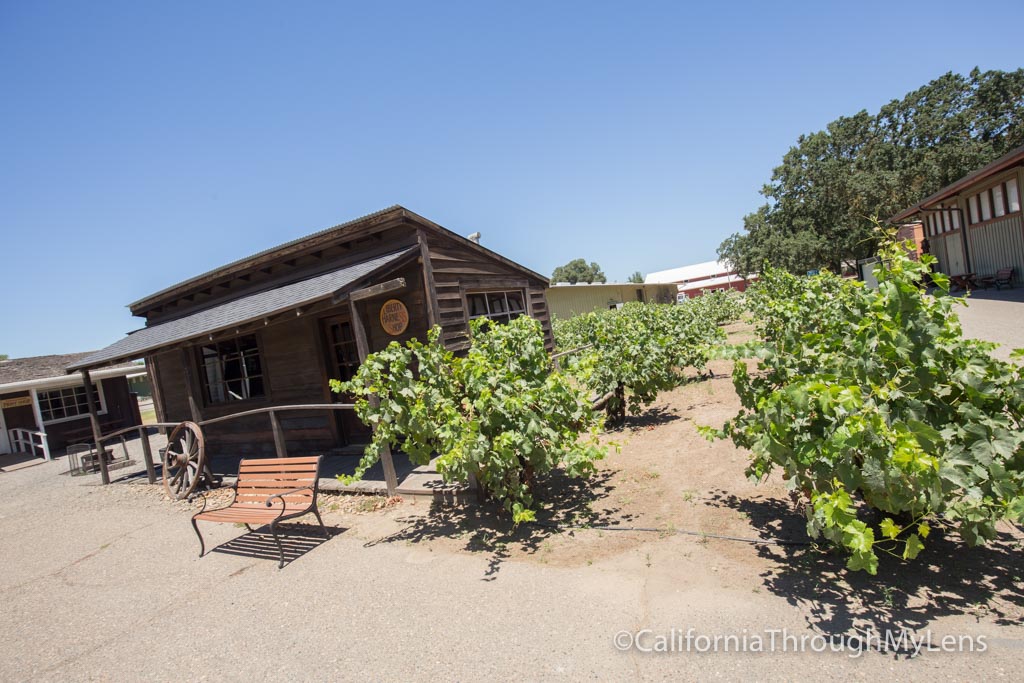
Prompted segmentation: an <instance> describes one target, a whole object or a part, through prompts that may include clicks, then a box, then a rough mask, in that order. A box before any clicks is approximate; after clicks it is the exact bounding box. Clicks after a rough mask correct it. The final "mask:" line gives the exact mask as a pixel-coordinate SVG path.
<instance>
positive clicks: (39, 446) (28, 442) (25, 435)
mask: <svg viewBox="0 0 1024 683" xmlns="http://www.w3.org/2000/svg"><path fill="white" fill-rule="evenodd" d="M7 434H8V435H9V436H10V439H11V447H12V448H13V449H14V452H15V453H31V454H32V455H38V456H39V457H42V458H46V459H47V460H50V443H49V442H48V441H47V439H46V432H34V431H32V430H31V429H23V428H21V427H15V428H14V429H9V430H8V431H7Z"/></svg>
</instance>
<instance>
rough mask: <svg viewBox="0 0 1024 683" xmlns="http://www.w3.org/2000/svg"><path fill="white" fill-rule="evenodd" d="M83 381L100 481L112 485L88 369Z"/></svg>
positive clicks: (84, 373) (84, 370)
mask: <svg viewBox="0 0 1024 683" xmlns="http://www.w3.org/2000/svg"><path fill="white" fill-rule="evenodd" d="M82 381H83V382H84V383H85V400H86V403H88V404H89V421H90V422H91V423H92V440H93V441H95V442H96V459H97V460H99V464H100V479H101V480H102V481H103V483H104V484H109V483H110V472H109V471H108V470H107V458H106V456H105V455H104V451H103V443H102V441H100V437H102V436H103V434H102V432H100V417H99V408H97V407H96V392H94V391H93V390H92V378H91V377H89V371H88V370H87V369H83V370H82Z"/></svg>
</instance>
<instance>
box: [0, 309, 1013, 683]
mask: <svg viewBox="0 0 1024 683" xmlns="http://www.w3.org/2000/svg"><path fill="white" fill-rule="evenodd" d="M1015 310H1016V309H1014V311H1015ZM1007 314H1011V313H1009V312H1007V311H1003V313H1002V314H1001V315H1007ZM731 331H732V338H733V339H734V340H739V339H742V338H744V336H749V330H746V329H744V328H743V327H741V326H740V327H734V328H732V330H731ZM1022 345H1024V344H1022ZM713 368H714V369H715V371H716V373H717V374H718V376H717V377H716V378H715V379H711V380H704V381H695V382H693V383H690V384H687V385H685V386H683V387H680V388H679V389H677V390H675V391H673V392H670V393H668V394H665V395H663V396H662V397H660V398H659V400H658V401H657V402H656V403H655V404H654V405H653V406H652V407H651V409H650V410H648V411H647V412H646V413H644V414H643V415H641V416H639V417H637V418H630V419H629V420H628V421H627V423H626V425H625V426H623V427H622V428H620V429H618V430H614V431H611V432H609V434H608V435H607V437H606V438H607V439H608V440H610V441H614V442H617V443H618V444H619V446H620V450H618V451H617V452H613V453H612V454H611V455H610V456H609V457H608V458H607V459H606V460H605V461H603V462H602V463H601V466H600V470H599V472H598V474H597V475H596V476H595V477H593V478H592V479H591V480H589V481H587V482H576V481H571V480H567V479H563V478H557V477H555V478H553V479H552V481H551V482H549V483H548V485H547V486H546V487H545V488H544V489H543V490H542V492H541V495H542V497H543V499H544V503H545V507H544V510H543V512H542V513H541V514H540V516H539V522H540V523H539V524H537V525H522V526H520V527H519V528H518V529H513V528H511V527H510V525H509V524H508V522H507V518H505V517H504V516H502V515H501V514H498V513H497V512H496V511H495V510H494V509H493V508H492V507H490V506H487V505H467V506H461V507H449V508H443V509H431V507H430V506H428V505H425V504H422V503H412V502H395V501H384V500H383V499H381V498H372V497H351V496H348V497H341V496H324V497H323V499H322V510H323V512H324V520H325V522H326V523H327V525H328V526H329V527H330V529H331V532H332V533H331V538H330V539H329V540H327V541H324V540H323V539H319V538H318V537H317V536H316V535H315V533H313V532H314V530H313V529H312V528H309V527H304V526H298V527H296V529H295V533H294V534H293V535H292V538H291V539H290V540H289V541H288V558H289V560H290V561H289V564H288V565H287V566H286V567H285V568H284V569H283V570H278V569H277V568H276V567H277V563H276V561H275V557H276V556H275V554H274V552H273V547H272V545H271V543H270V539H269V536H268V534H267V533H266V530H262V531H261V530H257V532H256V533H251V534H250V533H246V532H245V530H244V529H241V528H235V527H232V526H231V525H206V526H204V529H205V533H206V534H207V539H208V540H207V547H213V548H214V550H213V551H212V552H210V553H209V554H208V555H207V556H206V557H203V558H201V559H200V558H199V557H197V551H198V543H197V542H196V540H195V537H194V535H193V532H192V529H191V527H190V525H189V523H188V519H189V516H190V513H191V510H190V508H189V506H188V505H187V504H185V503H174V502H171V501H167V500H165V499H164V497H163V495H162V491H161V489H160V488H159V487H154V486H150V485H148V484H144V483H138V482H139V481H144V479H142V480H140V479H135V480H133V482H134V483H121V484H117V485H114V486H109V487H101V486H98V485H96V481H95V477H92V478H75V479H72V478H70V477H68V476H66V475H59V474H58V472H59V471H60V469H61V467H62V463H59V462H56V463H52V464H47V465H43V466H39V467H32V468H28V469H25V470H19V471H16V472H11V473H3V474H0V530H2V534H0V556H2V557H3V558H4V560H3V562H4V564H3V566H4V571H3V572H2V573H0V600H2V604H3V605H4V617H5V618H4V619H3V622H2V625H0V629H2V639H0V642H2V643H3V648H4V657H3V658H0V679H3V680H24V679H27V678H33V679H41V680H58V679H59V680H140V679H151V680H171V679H176V680H180V679H213V680H243V679H247V680H251V679H253V678H257V677H259V678H268V679H274V680H277V679H286V680H338V679H343V680H353V679H360V680H362V679H366V678H373V679H380V678H386V679H411V680H424V679H444V680H447V679H457V680H478V679H483V678H495V677H500V678H512V677H516V678H525V679H530V680H534V679H544V680H550V679H564V680H582V679H597V680H609V679H612V680H615V679H622V678H633V679H645V680H646V679H664V678H670V677H671V678H674V679H675V678H684V679H694V678H699V679H702V680H703V679H715V678H719V679H727V680H743V679H746V680H792V679H796V678H804V677H810V676H823V677H828V676H842V677H845V678H853V679H878V678H879V677H882V676H884V677H886V678H895V679H909V680H925V679H962V678H967V677H971V678H1000V677H1001V678H1018V677H1019V676H1018V674H1016V673H1014V672H1015V671H1017V670H1018V669H1019V666H1020V658H1021V655H1022V654H1024V626H1022V622H1024V583H1022V580H1024V560H1022V553H1021V550H1022V542H1021V536H1020V534H1019V533H1018V532H1016V531H1015V530H1012V529H1010V528H1007V529H1006V531H1005V533H1004V534H1003V535H1002V536H1001V538H1000V539H999V540H998V541H997V542H995V543H992V544H991V545H990V546H988V547H986V548H977V549H965V548H964V547H963V546H962V545H961V544H960V543H959V542H958V540H957V539H956V538H944V539H943V538H936V537H935V535H934V534H933V536H932V537H931V538H929V545H928V550H927V551H926V552H924V553H922V555H921V556H920V557H919V558H918V560H917V561H916V562H915V563H913V564H909V565H904V564H903V563H901V562H898V561H896V560H889V559H883V561H882V564H881V568H880V570H879V576H878V577H877V578H875V577H870V576H867V575H864V574H862V573H858V574H850V573H848V572H846V571H845V570H844V568H843V564H844V561H843V558H842V557H840V556H836V555H832V554H829V553H827V552H824V551H821V550H817V549H815V548H812V547H809V546H807V545H804V544H803V543H806V540H807V539H806V533H805V530H804V521H803V517H802V515H801V513H800V511H799V510H797V509H796V508H795V507H794V504H793V502H792V501H791V500H790V498H789V496H788V494H787V492H786V490H785V487H784V486H783V485H782V483H781V482H779V481H769V482H767V483H765V484H761V485H754V484H752V483H750V482H748V481H747V480H746V478H745V477H744V468H745V466H746V462H747V457H746V454H745V453H743V452H742V451H739V450H737V449H736V448H735V447H733V446H732V445H731V444H730V443H728V442H721V441H719V442H715V443H709V442H707V441H706V440H705V439H704V438H703V437H701V436H700V435H699V434H698V433H697V431H696V425H698V424H708V425H719V424H721V422H722V421H724V420H725V419H728V418H729V417H730V416H732V415H734V414H735V412H736V411H737V409H738V407H739V405H738V399H737V397H736V395H735V393H734V391H733V389H732V384H731V380H730V379H729V378H728V372H729V369H730V368H729V366H728V364H726V363H716V364H714V366H713ZM221 495H222V494H221ZM637 528H644V529H650V530H648V531H638V530H629V529H637ZM717 536H728V537H732V538H733V539H737V540H726V539H721V538H717ZM776 541H795V542H797V543H799V544H797V545H785V544H782V545H780V544H777V543H775V542H776ZM903 628H906V629H910V630H911V631H914V632H916V633H918V634H919V635H924V634H928V633H930V634H931V635H932V643H933V645H939V643H940V638H941V637H942V636H957V637H971V638H977V637H979V636H980V637H982V638H983V639H984V643H985V649H986V651H985V652H983V653H982V652H963V653H954V652H942V651H937V650H922V651H921V652H918V653H917V654H916V656H915V653H914V652H913V649H912V648H910V647H907V646H906V644H904V645H903V646H901V647H896V648H885V647H881V648H879V647H872V648H871V651H869V652H865V653H863V654H861V655H859V656H857V651H856V650H855V649H854V650H847V651H846V652H842V653H834V652H823V653H819V652H814V651H811V650H812V649H813V648H814V647H815V644H820V643H822V642H824V641H822V640H819V641H814V640H813V639H814V638H815V637H817V638H831V639H833V640H832V641H831V642H839V640H838V639H841V638H853V637H855V636H857V635H860V636H864V635H866V634H871V633H876V634H883V633H884V632H885V630H886V629H890V630H892V631H893V632H894V633H895V634H897V635H898V633H897V632H898V631H899V630H900V629H903ZM673 629H675V631H673ZM690 629H692V631H690V633H691V635H696V636H704V637H710V638H713V637H715V636H730V635H732V636H734V637H736V638H739V637H744V636H746V637H748V638H751V637H753V636H759V637H761V638H762V639H763V640H762V642H764V643H766V642H767V639H768V638H769V637H777V638H779V639H780V640H779V641H778V642H777V643H776V648H775V649H776V651H775V652H773V653H769V652H763V653H756V652H755V653H751V652H747V653H736V652H735V648H733V650H732V651H730V652H724V651H721V650H720V651H719V652H717V653H716V652H696V651H693V650H694V649H699V647H700V645H701V643H702V642H703V641H691V643H692V646H691V651H688V652H687V651H683V652H669V653H653V652H642V651H638V650H637V649H635V648H633V649H629V650H627V651H620V650H619V649H618V648H617V647H616V643H617V642H620V641H618V640H616V639H617V638H619V637H620V636H618V635H617V634H619V632H621V631H626V632H628V633H633V634H635V633H636V632H637V631H641V633H642V635H641V641H642V642H641V644H642V645H645V646H653V645H654V644H655V643H656V642H657V641H656V638H657V637H658V636H661V635H663V636H667V637H669V642H670V643H673V644H674V645H676V646H678V647H677V648H676V649H685V642H686V641H685V635H686V633H687V632H688V631H689V630H690ZM782 629H785V630H786V631H785V634H783V633H782V631H781V630H782ZM673 634H674V635H673ZM784 636H790V637H793V638H800V639H804V640H803V642H804V643H805V644H804V645H803V646H801V645H797V644H796V643H795V642H793V641H783V640H781V639H782V638H783V637H784ZM807 639H811V640H807ZM847 642H848V643H849V642H853V641H847ZM961 642H963V641H961ZM978 642H979V641H977V640H973V641H970V643H972V644H977V643H978ZM808 643H809V644H808ZM782 647H785V648H786V649H787V651H785V652H782V651H779V650H780V648H782ZM766 649H767V648H766ZM794 649H802V650H803V651H799V652H794V651H793V650H794ZM879 649H881V650H884V651H882V652H879V651H878V650H879Z"/></svg>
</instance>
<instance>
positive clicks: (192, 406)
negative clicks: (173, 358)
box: [181, 348, 203, 424]
mask: <svg viewBox="0 0 1024 683" xmlns="http://www.w3.org/2000/svg"><path fill="white" fill-rule="evenodd" d="M191 360H192V359H191V358H189V353H188V349H187V348H183V349H182V350H181V365H182V367H183V368H184V369H185V389H186V390H187V391H188V409H189V412H190V413H191V414H192V421H193V422H195V423H196V424H199V423H200V422H202V420H203V415H202V413H200V412H199V404H198V403H196V396H195V377H193V376H192V362H191Z"/></svg>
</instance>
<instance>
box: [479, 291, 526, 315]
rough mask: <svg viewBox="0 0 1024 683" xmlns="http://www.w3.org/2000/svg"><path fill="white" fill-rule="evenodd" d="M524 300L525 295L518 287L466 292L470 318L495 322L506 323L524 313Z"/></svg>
mask: <svg viewBox="0 0 1024 683" xmlns="http://www.w3.org/2000/svg"><path fill="white" fill-rule="evenodd" d="M525 302H526V297H524V296H523V292H522V290H519V289H514V290H506V291H500V292H473V293H470V294H466V305H467V306H468V307H469V319H470V320H474V319H476V318H489V319H490V320H494V321H495V322H499V323H507V322H508V321H510V320H512V319H513V318H518V317H519V316H521V315H526V304H525Z"/></svg>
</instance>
